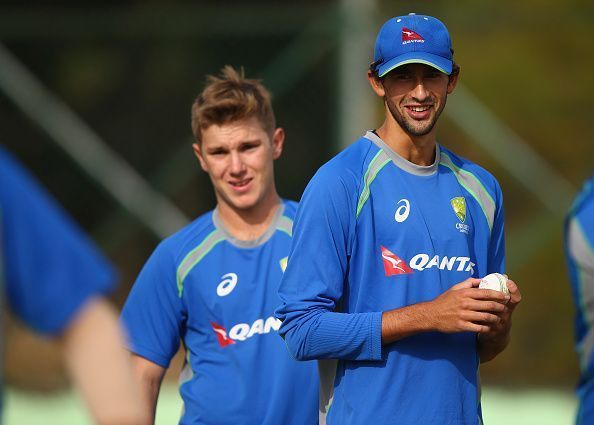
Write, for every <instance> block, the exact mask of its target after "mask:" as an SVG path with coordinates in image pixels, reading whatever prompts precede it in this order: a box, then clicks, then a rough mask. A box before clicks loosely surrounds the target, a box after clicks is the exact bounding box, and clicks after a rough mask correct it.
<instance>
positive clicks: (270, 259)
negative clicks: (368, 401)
mask: <svg viewBox="0 0 594 425" xmlns="http://www.w3.org/2000/svg"><path fill="white" fill-rule="evenodd" d="M296 208H297V204H296V203H294V202H291V201H283V203H282V204H281V205H280V206H279V208H278V210H277V212H276V215H275V217H274V218H273V221H272V223H271V225H270V227H269V229H268V230H267V231H266V232H265V233H264V234H263V235H262V236H261V237H259V238H258V239H257V240H253V241H241V240H238V239H235V238H233V236H231V235H230V234H229V233H228V232H227V230H226V229H225V228H224V226H223V225H222V222H221V220H220V218H219V217H218V213H217V211H216V210H215V211H211V212H209V213H207V214H204V215H203V216H201V217H199V218H198V219H196V220H195V221H194V222H193V223H191V224H190V225H188V226H186V227H185V228H183V229H182V230H181V231H179V232H177V233H176V234H174V235H173V236H171V237H169V238H167V239H165V240H164V241H163V242H162V243H161V244H160V245H159V246H158V247H157V249H156V250H155V252H154V253H153V255H152V256H151V257H150V259H149V260H148V262H147V263H146V265H145V266H144V268H143V270H142V272H141V273H140V275H139V276H138V280H137V281H136V283H135V284H134V287H133V288H132V291H131V293H130V295H129V297H128V300H127V302H126V305H125V306H124V310H123V312H122V319H123V321H124V323H125V325H126V326H127V328H128V330H129V334H130V340H131V351H132V352H134V353H136V354H137V355H140V356H142V357H144V358H146V359H148V360H150V361H152V362H154V363H156V364H158V365H160V366H162V367H164V368H167V367H168V366H169V362H170V360H171V358H172V357H173V356H174V354H175V353H176V351H177V350H178V347H179V344H180V340H181V341H183V344H184V347H185V349H186V353H187V356H186V365H185V367H184V370H183V371H182V376H181V386H180V393H181V396H182V399H183V401H184V411H183V413H182V417H181V419H180V424H209V425H211V424H213V425H214V424H229V425H231V424H254V425H278V424H286V425H291V424H294V425H306V424H307V425H311V424H316V423H317V415H318V385H319V384H318V378H317V368H316V364H315V362H307V363H300V362H297V361H295V360H294V359H292V358H291V357H290V355H289V353H288V352H287V349H286V347H285V344H284V342H283V340H282V339H281V338H279V337H278V335H277V334H276V333H277V330H278V328H279V326H280V322H279V321H278V320H277V319H276V318H275V317H274V316H273V313H274V308H275V307H276V306H277V305H278V298H277V290H278V285H279V282H280V279H281V276H282V274H283V272H284V269H285V267H286V260H287V254H288V252H289V245H290V242H291V236H292V227H293V217H294V214H295V210H296Z"/></svg>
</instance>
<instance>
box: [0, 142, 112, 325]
mask: <svg viewBox="0 0 594 425" xmlns="http://www.w3.org/2000/svg"><path fill="white" fill-rule="evenodd" d="M0 241H1V243H0V282H1V283H2V285H3V286H4V294H5V295H6V296H7V302H8V305H9V307H10V308H11V309H12V311H14V312H15V314H16V315H17V316H18V317H19V318H20V319H21V320H23V321H24V322H25V323H26V324H27V325H28V326H30V327H31V328H32V329H34V330H36V331H37V332H40V333H43V334H46V335H55V334H58V333H60V332H61V331H63V330H64V328H65V327H66V326H67V325H68V323H69V321H70V320H71V319H72V317H73V316H74V314H75V313H76V312H77V311H78V309H79V308H80V307H81V306H82V304H84V303H85V302H86V301H87V300H88V299H89V298H90V297H93V296H95V295H99V294H104V293H107V292H108V291H110V290H111V289H112V287H113V283H114V278H115V273H114V270H113V268H112V266H111V265H110V264H109V263H108V262H107V261H106V259H105V258H104V257H103V256H102V255H101V254H100V253H99V252H98V251H97V249H96V248H95V247H94V246H93V245H92V243H91V242H90V241H89V240H88V238H87V237H86V236H85V235H84V234H83V233H82V232H81V231H80V230H79V228H78V227H77V226H76V224H74V222H73V221H72V220H71V219H70V218H68V216H67V214H66V213H65V212H64V211H63V210H62V209H61V208H60V207H59V206H58V205H57V204H56V203H55V202H54V201H53V200H52V199H51V197H50V196H49V195H48V194H47V193H46V192H45V191H44V190H43V189H42V188H41V187H40V186H39V185H38V183H37V182H36V181H35V180H34V179H33V177H32V176H31V175H29V173H28V172H26V171H25V170H24V169H23V167H22V166H21V165H20V164H18V163H17V161H16V160H15V159H14V158H13V157H12V156H11V155H10V154H9V153H8V152H7V151H6V150H4V149H2V148H1V147H0Z"/></svg>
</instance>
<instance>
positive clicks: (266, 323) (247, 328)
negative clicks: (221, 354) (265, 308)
mask: <svg viewBox="0 0 594 425" xmlns="http://www.w3.org/2000/svg"><path fill="white" fill-rule="evenodd" d="M210 324H211V325H212V330H213V331H214V332H215V334H216V335H217V340H218V341H219V345H220V346H221V347H227V346H228V345H231V344H235V343H237V341H245V340H247V339H249V338H251V337H253V336H254V335H264V334H267V333H270V332H272V331H275V332H276V331H278V330H279V328H280V325H281V321H280V320H278V319H277V318H276V317H274V316H270V317H268V318H266V319H257V320H256V321H254V323H252V324H251V325H250V324H249V323H238V324H237V325H235V326H233V327H232V328H231V329H230V330H229V333H228V334H227V330H226V329H225V328H224V327H222V326H221V325H218V324H216V323H214V322H210Z"/></svg>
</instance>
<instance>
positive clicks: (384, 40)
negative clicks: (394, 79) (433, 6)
mask: <svg viewBox="0 0 594 425" xmlns="http://www.w3.org/2000/svg"><path fill="white" fill-rule="evenodd" d="M453 55H454V51H453V50H452V41H451V40H450V34H449V33H448V29H447V28H446V26H445V25H444V24H443V23H442V22H441V21H440V20H439V19H436V18H433V17H432V16H425V15H416V14H414V13H411V14H409V15H406V16H397V17H395V18H392V19H390V20H388V21H387V22H386V23H385V24H384V25H383V26H382V27H381V29H380V31H379V33H378V34H377V39H376V40H375V49H374V52H373V63H372V64H371V69H372V70H375V71H377V75H378V76H379V77H383V76H385V75H386V74H387V73H388V72H390V71H392V70H393V69H394V68H397V67H399V66H401V65H405V64H407V63H424V64H426V65H429V66H432V67H433V68H436V69H438V70H439V71H441V72H443V73H445V74H448V75H450V74H451V73H452V68H453V64H454V61H453Z"/></svg>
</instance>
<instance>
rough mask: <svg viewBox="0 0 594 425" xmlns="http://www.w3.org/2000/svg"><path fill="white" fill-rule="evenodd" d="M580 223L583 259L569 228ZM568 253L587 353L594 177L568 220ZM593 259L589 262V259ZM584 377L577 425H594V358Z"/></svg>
mask: <svg viewBox="0 0 594 425" xmlns="http://www.w3.org/2000/svg"><path fill="white" fill-rule="evenodd" d="M571 223H574V224H577V229H579V232H580V234H581V236H582V237H583V238H584V240H585V243H586V247H585V250H584V251H583V252H582V256H581V257H580V258H578V257H575V256H574V255H573V254H572V252H571V250H570V249H569V246H570V245H571V244H572V241H571V240H570V233H569V225H570V224H571ZM574 236H575V235H574ZM565 254H566V259H567V267H568V272H569V278H570V284H571V292H572V295H573V300H574V305H575V309H576V313H575V321H574V329H575V332H574V336H575V343H576V350H577V351H578V352H586V350H587V347H586V344H585V341H586V337H587V335H588V333H589V332H592V325H593V323H592V317H593V314H594V313H593V311H592V308H593V306H592V301H593V298H592V293H593V292H594V176H592V177H590V179H589V180H587V181H586V182H585V183H584V186H583V188H582V190H581V191H580V193H579V194H578V196H577V197H576V199H575V201H574V204H573V206H572V208H571V210H570V212H569V213H568V215H567V218H566V221H565ZM588 258H589V261H588V260H587V259H588ZM580 366H581V375H580V380H579V383H578V389H577V395H578V399H579V408H578V413H577V418H576V423H577V424H579V425H582V424H583V425H585V424H590V423H594V356H592V355H590V357H589V358H585V356H584V358H583V359H581V362H580Z"/></svg>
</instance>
